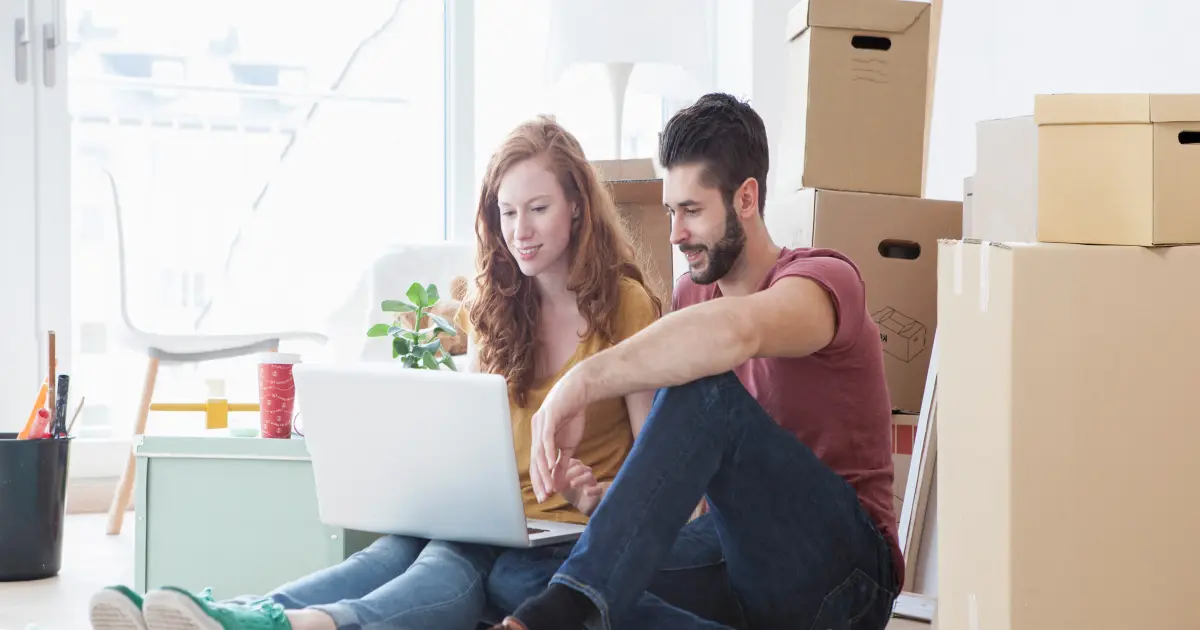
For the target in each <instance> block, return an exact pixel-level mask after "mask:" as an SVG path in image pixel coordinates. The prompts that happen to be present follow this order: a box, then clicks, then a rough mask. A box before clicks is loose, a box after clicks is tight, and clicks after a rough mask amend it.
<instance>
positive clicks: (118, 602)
mask: <svg viewBox="0 0 1200 630" xmlns="http://www.w3.org/2000/svg"><path fill="white" fill-rule="evenodd" d="M88 618H89V619H90V620H91V622H92V630H148V629H147V627H146V620H145V619H144V618H143V617H142V597H141V596H140V595H138V594H137V593H135V592H133V591H132V590H131V589H129V588H128V587H125V586H108V587H105V588H103V589H101V590H99V591H96V594H95V595H92V600H91V603H90V605H89V606H88Z"/></svg>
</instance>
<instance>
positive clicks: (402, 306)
mask: <svg viewBox="0 0 1200 630" xmlns="http://www.w3.org/2000/svg"><path fill="white" fill-rule="evenodd" d="M380 308H382V309H383V311H384V312H385V313H411V312H413V311H415V310H417V307H415V306H413V305H412V304H409V303H408V302H405V301H404V300H384V301H383V304H381V305H380Z"/></svg>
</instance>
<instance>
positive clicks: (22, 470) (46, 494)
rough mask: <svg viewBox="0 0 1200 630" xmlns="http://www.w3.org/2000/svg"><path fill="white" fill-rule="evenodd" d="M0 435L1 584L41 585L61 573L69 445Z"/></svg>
mask: <svg viewBox="0 0 1200 630" xmlns="http://www.w3.org/2000/svg"><path fill="white" fill-rule="evenodd" d="M16 438H17V434H16V433H0V582H15V581H22V580H40V579H42V578H48V577H53V576H55V575H58V571H59V569H60V568H62V540H63V518H64V517H65V512H66V509H65V508H66V502H67V463H68V461H69V459H70V447H71V439H70V438H67V439H62V440H18V439H16Z"/></svg>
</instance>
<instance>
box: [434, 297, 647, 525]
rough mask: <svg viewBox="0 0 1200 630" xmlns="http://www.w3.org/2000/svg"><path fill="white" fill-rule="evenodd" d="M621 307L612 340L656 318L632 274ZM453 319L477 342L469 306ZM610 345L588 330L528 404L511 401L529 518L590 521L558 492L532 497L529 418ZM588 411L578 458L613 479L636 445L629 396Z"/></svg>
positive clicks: (598, 476)
mask: <svg viewBox="0 0 1200 630" xmlns="http://www.w3.org/2000/svg"><path fill="white" fill-rule="evenodd" d="M617 309H618V311H619V312H618V314H617V325H616V339H615V340H614V341H615V342H618V343H619V342H620V341H622V340H624V339H626V338H627V337H630V336H632V335H633V334H635V333H637V332H638V331H639V330H641V329H643V328H645V327H646V326H649V325H650V324H651V323H652V322H654V320H655V319H656V315H655V313H654V303H653V302H652V301H651V299H650V294H649V293H647V292H646V290H645V289H644V288H642V286H641V285H640V284H638V283H637V282H635V281H633V280H630V279H628V278H623V279H622V280H621V286H620V293H619V297H618V304H617ZM454 322H455V324H457V325H458V327H459V328H460V329H462V330H465V331H467V334H468V336H469V337H470V339H471V344H472V346H474V345H475V342H476V339H475V336H474V330H472V328H471V323H470V318H469V317H468V316H467V313H466V309H459V311H458V313H457V314H456V315H455V316H454ZM610 345H611V344H607V343H605V342H604V341H603V340H601V339H600V338H599V335H595V334H592V335H589V336H588V337H587V338H585V339H583V340H581V341H580V342H579V346H578V347H576V349H575V354H574V355H572V356H571V358H570V359H568V360H567V362H566V363H565V364H564V365H563V366H562V368H561V369H560V370H559V371H558V372H557V373H556V374H554V375H553V376H550V377H549V378H546V379H545V380H543V381H541V382H539V383H535V384H534V386H533V387H531V388H530V390H529V396H528V404H527V405H526V406H525V407H518V406H517V405H516V403H515V402H510V405H509V413H510V415H511V416H512V425H513V443H514V446H515V448H516V456H517V474H518V475H519V477H520V483H521V496H522V498H523V499H524V502H525V515H526V516H528V517H529V518H535V519H543V520H551V521H559V522H567V523H581V524H582V523H587V520H588V519H587V516H584V515H583V514H582V513H581V512H580V511H579V510H577V509H575V506H573V505H571V504H570V503H568V502H567V500H566V499H564V498H563V496H562V495H560V494H555V495H552V496H550V497H549V498H547V499H546V501H545V502H544V503H541V504H539V503H538V502H537V499H536V498H535V497H534V495H533V483H532V482H531V481H530V480H529V448H530V445H531V443H532V441H533V432H532V427H531V421H532V419H533V414H534V413H536V412H537V410H538V409H539V408H540V407H541V406H542V401H543V400H545V398H546V394H548V393H550V389H551V388H552V387H554V384H555V383H557V382H558V379H560V378H562V376H563V375H564V374H566V373H567V371H568V370H570V369H571V368H572V367H574V366H575V364H577V363H579V362H580V361H582V360H584V359H586V358H587V357H590V356H592V355H593V354H596V353H597V352H600V351H601V350H604V349H605V348H608V347H610ZM586 414H587V428H586V429H585V430H584V435H583V441H582V442H580V444H579V448H578V449H577V450H576V451H575V458H576V459H578V460H579V461H581V462H583V463H584V464H586V465H588V466H591V467H592V474H593V475H594V476H595V477H596V481H597V482H600V483H603V482H606V481H612V480H613V479H614V478H615V477H616V476H617V470H619V469H620V467H621V464H623V463H624V462H625V458H626V456H628V455H629V451H630V450H631V449H632V448H633V431H632V429H631V428H630V426H629V410H628V409H626V408H625V399H624V398H612V399H609V400H602V401H599V402H596V403H593V404H592V405H591V406H589V407H588V409H587V412H586Z"/></svg>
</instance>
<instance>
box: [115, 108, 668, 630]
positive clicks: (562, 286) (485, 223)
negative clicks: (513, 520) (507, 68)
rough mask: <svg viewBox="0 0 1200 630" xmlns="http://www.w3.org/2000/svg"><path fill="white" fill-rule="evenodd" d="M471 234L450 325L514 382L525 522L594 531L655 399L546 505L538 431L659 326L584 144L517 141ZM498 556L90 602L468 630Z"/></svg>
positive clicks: (135, 611)
mask: <svg viewBox="0 0 1200 630" xmlns="http://www.w3.org/2000/svg"><path fill="white" fill-rule="evenodd" d="M475 231H476V235H477V240H478V265H479V274H478V276H477V278H476V281H475V285H476V286H475V290H474V292H473V295H472V296H471V297H470V298H469V299H468V301H467V303H466V306H464V309H463V310H462V311H460V312H459V314H458V316H457V317H456V318H455V320H456V321H457V322H458V323H459V325H460V326H462V327H463V328H464V329H465V330H467V331H468V337H469V339H470V340H471V349H470V350H469V353H470V354H471V355H472V358H471V366H472V368H473V369H478V370H482V371H486V372H490V373H495V374H501V375H503V376H504V377H505V378H506V380H507V381H508V384H509V400H510V405H511V413H512V422H513V434H514V438H515V447H516V452H515V453H514V455H515V456H516V458H517V463H518V470H519V472H520V483H521V490H522V494H523V497H524V500H525V512H526V514H527V515H528V516H529V517H531V518H538V519H550V520H557V521H566V522H575V523H585V522H586V521H587V517H588V515H589V514H591V512H592V511H593V510H594V509H595V508H596V506H597V505H598V504H599V503H600V500H601V498H602V497H603V493H604V490H605V489H606V488H607V487H608V484H609V483H610V482H611V481H612V479H613V478H614V477H615V476H616V473H617V469H618V468H619V467H620V466H621V464H622V462H623V461H624V459H625V456H626V455H627V454H628V453H629V451H630V449H631V448H632V446H633V440H634V436H635V435H636V434H637V432H638V431H639V430H640V428H641V424H642V423H643V422H645V419H646V415H647V414H648V413H649V410H650V406H651V403H652V401H653V392H644V393H638V394H633V395H630V396H627V397H625V398H624V399H614V400H606V401H602V402H599V403H597V404H595V405H593V406H592V407H590V408H589V409H588V411H587V413H588V416H589V418H588V425H587V434H586V435H585V436H584V438H583V442H582V443H581V445H580V447H579V448H578V449H577V451H576V452H575V457H576V460H575V461H573V462H572V465H571V466H570V467H569V470H568V472H567V473H566V477H567V478H568V479H570V481H571V484H570V489H569V490H568V491H566V492H564V493H562V494H560V495H556V496H550V497H548V498H547V499H546V500H545V501H544V502H541V503H539V502H538V501H537V499H536V498H535V497H534V493H533V488H532V485H531V482H530V478H529V450H530V439H531V427H530V420H531V418H532V416H533V414H534V412H536V411H537V409H538V408H539V407H540V406H541V403H542V399H543V398H544V397H545V396H546V394H547V393H548V392H549V390H550V388H551V387H552V386H553V385H554V383H555V382H557V380H558V378H559V377H560V376H561V375H562V374H564V373H565V372H566V371H567V370H568V369H570V368H571V366H573V365H574V364H575V363H577V362H578V361H580V360H582V359H583V358H585V357H588V356H590V355H592V354H595V353H597V352H599V351H601V350H603V349H604V348H607V347H609V346H612V345H614V344H616V343H618V342H619V341H621V340H623V339H625V338H626V337H629V336H630V335H632V334H634V333H636V332H637V331H639V330H641V329H642V328H644V327H645V326H647V325H649V324H650V323H651V322H653V321H654V320H655V319H657V318H658V316H659V315H660V314H661V311H662V306H661V303H660V302H659V300H658V298H656V297H655V293H654V290H653V289H651V288H650V287H648V286H647V281H646V278H645V276H644V274H643V273H642V271H641V268H640V267H639V265H638V263H637V260H636V257H635V253H634V249H633V247H632V246H631V245H630V243H629V241H628V239H627V237H626V235H625V233H624V231H623V229H622V227H621V224H620V222H619V219H618V217H617V214H616V209H615V207H614V206H613V203H612V200H611V199H610V197H609V195H608V193H607V191H606V190H605V189H604V188H603V186H602V185H601V183H600V182H599V181H598V179H597V177H596V174H595V173H594V171H593V170H592V168H591V166H590V165H589V164H588V162H587V160H586V158H585V157H584V154H583V150H582V149H581V148H580V145H579V143H578V141H577V140H576V139H575V138H574V137H573V136H572V135H571V134H570V133H568V132H567V131H566V130H564V129H563V128H562V127H560V126H558V125H557V124H556V123H554V122H553V121H551V120H549V119H546V118H538V119H536V120H533V121H531V122H529V123H526V124H523V125H521V126H520V127H518V128H517V129H516V130H515V131H514V132H513V133H512V134H511V135H510V136H509V137H508V138H507V140H505V142H504V144H503V145H502V146H501V147H500V149H499V151H497V153H496V154H495V155H494V156H493V157H492V160H491V163H490V164H489V166H488V172H487V177H486V179H485V181H484V186H483V191H482V194H481V196H480V200H479V207H478V214H477V216H476V219H475ZM502 551H504V550H502V549H498V548H494V547H490V546H486V545H473V544H460V543H451V542H446V541H427V540H422V539H416V538H412V537H405V536H385V537H383V538H380V539H379V540H377V541H376V542H375V543H374V544H372V545H371V546H370V547H368V548H367V549H365V550H363V551H361V552H359V553H357V554H354V555H353V556H351V557H350V558H348V559H346V560H345V561H344V562H342V563H340V564H338V565H336V566H333V567H330V568H328V569H325V570H322V571H319V572H317V573H315V574H313V575H309V576H307V577H304V578H301V579H299V580H297V581H295V582H293V583H291V584H287V585H285V586H283V587H280V588H279V589H277V590H276V591H274V592H272V593H271V594H269V595H267V596H266V597H263V598H260V599H256V600H249V599H239V600H232V601H224V602H217V601H214V600H213V599H212V597H211V596H210V595H209V593H208V592H207V591H206V592H203V593H199V594H195V593H190V592H188V591H186V590H183V589H179V588H174V587H165V588H163V589H160V590H156V591H153V592H151V593H150V594H148V595H147V596H146V597H145V599H144V600H143V599H142V598H141V597H140V596H138V595H137V594H136V593H134V592H133V591H131V590H130V589H128V588H125V587H120V586H117V587H110V588H107V589H104V590H102V591H100V592H99V593H97V594H96V595H95V596H93V598H92V604H91V620H92V627H93V628H95V629H96V630H116V629H130V630H133V629H144V628H150V630H159V629H162V630H167V629H169V630H187V629H195V630H237V629H246V630H250V629H253V630H277V629H278V630H283V629H288V628H290V629H293V630H335V629H351V628H353V629H356V630H357V629H363V630H376V629H380V630H381V629H384V628H422V629H423V630H473V629H474V628H476V626H477V625H478V624H479V622H480V619H481V618H482V616H483V613H484V608H485V594H484V584H485V579H486V577H487V574H488V572H489V570H490V569H491V566H492V564H493V562H494V561H495V558H496V557H497V555H499V554H500V553H501V552H502ZM509 553H513V550H509ZM231 570H236V568H235V567H231Z"/></svg>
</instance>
